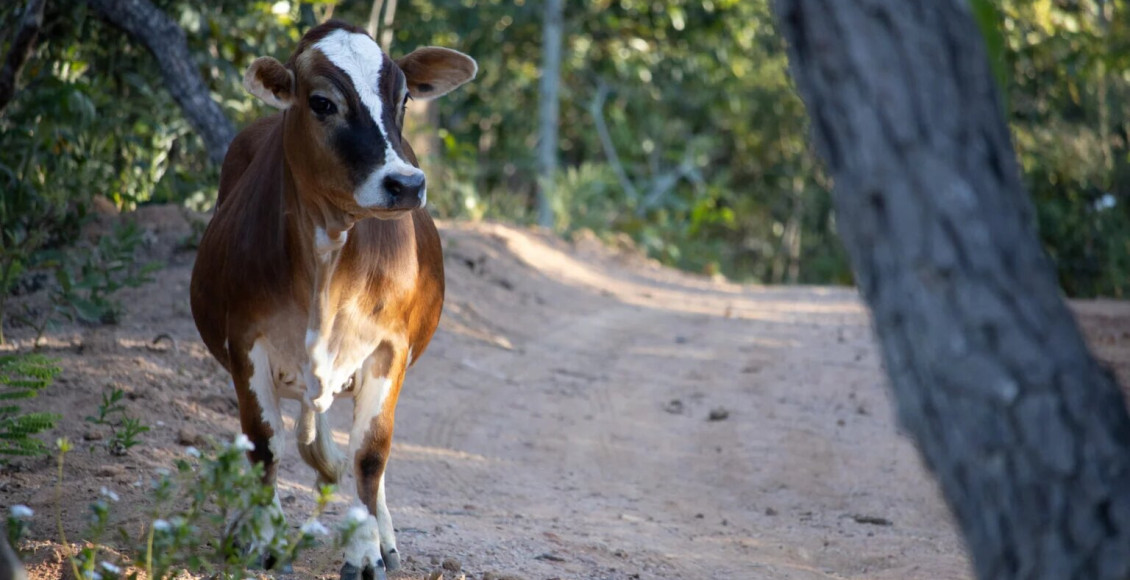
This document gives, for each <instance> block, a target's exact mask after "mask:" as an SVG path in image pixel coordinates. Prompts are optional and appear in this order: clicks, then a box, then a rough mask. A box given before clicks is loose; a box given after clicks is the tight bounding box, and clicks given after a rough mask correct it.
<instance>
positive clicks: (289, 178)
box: [192, 21, 477, 579]
mask: <svg viewBox="0 0 1130 580" xmlns="http://www.w3.org/2000/svg"><path fill="white" fill-rule="evenodd" d="M476 72H477V66H476V65H475V62H474V61H473V60H472V59H471V58H470V57H468V56H466V55H464V54H462V53H459V52H456V51H453V50H448V49H444V48H422V49H419V50H416V51H414V52H412V53H411V54H409V55H407V56H405V57H403V58H401V59H399V60H397V61H393V60H391V59H389V58H388V57H387V56H386V55H385V54H384V53H383V52H382V51H381V50H380V48H378V47H377V45H376V43H374V42H373V40H372V39H371V38H370V37H369V36H368V35H366V34H365V33H364V32H363V31H361V30H360V29H358V28H356V27H353V26H349V25H347V24H343V23H341V22H333V21H331V22H328V23H325V24H322V25H320V26H318V27H316V28H313V29H311V30H310V31H309V32H307V33H306V35H305V36H304V37H303V38H302V40H301V42H299V44H298V48H297V50H295V52H294V54H293V55H291V57H290V59H289V60H288V61H287V63H286V64H285V65H283V64H282V63H280V62H279V61H277V60H274V59H272V58H259V59H257V60H256V61H255V62H254V63H252V65H251V67H250V69H248V71H247V74H246V75H245V77H244V86H245V87H246V88H247V90H248V91H249V92H250V93H252V94H253V95H255V96H257V97H259V98H260V99H262V100H263V101H265V102H266V103H268V104H270V105H272V106H274V107H277V108H279V109H282V112H280V113H277V114H275V115H273V116H271V117H268V118H265V119H261V120H259V121H257V122H255V123H253V124H252V125H250V126H249V127H247V128H246V129H245V130H244V131H243V132H241V133H240V134H239V136H237V137H236V139H235V140H234V141H233V142H232V145H231V148H230V149H229V151H228V154H227V157H226V158H225V160H224V165H223V169H222V171H221V175H220V192H219V199H218V201H217V207H216V211H215V216H214V217H213V218H212V221H211V223H210V224H209V225H208V229H207V231H206V232H205V233H204V237H203V239H202V240H201V242H200V250H199V254H198V255H197V258H196V267H195V269H194V270H193V273H192V314H193V317H194V318H195V319H196V327H197V329H198V330H199V331H200V335H201V337H203V339H204V343H205V344H206V345H207V346H208V349H209V350H210V351H211V352H212V355H213V356H215V357H216V359H217V360H219V361H220V363H221V364H222V365H223V366H224V368H226V369H227V370H228V372H229V373H231V377H232V381H233V383H234V385H235V390H236V394H237V397H238V399H239V413H240V423H241V424H242V427H243V432H244V433H245V434H246V435H247V437H248V439H249V440H250V442H251V444H252V445H253V446H254V449H252V450H250V451H249V452H248V455H249V457H250V458H251V460H252V461H256V462H261V463H262V464H263V465H264V467H265V471H266V479H267V481H268V482H269V483H271V484H272V485H273V484H274V483H275V476H276V473H277V470H278V463H279V458H280V453H281V452H282V449H281V444H282V442H283V431H282V430H283V422H282V415H281V413H280V411H279V400H280V398H286V399H294V400H298V401H300V402H301V407H302V410H301V414H300V416H299V419H298V423H297V428H296V438H297V440H298V452H299V454H300V455H301V456H302V458H303V460H305V461H306V463H308V464H309V465H310V466H311V467H313V468H314V469H315V470H316V471H317V472H318V474H319V479H320V480H322V481H327V482H336V481H338V480H339V479H340V477H341V475H342V473H343V471H344V470H345V469H347V468H349V467H352V468H353V470H354V475H355V477H356V480H357V498H358V500H359V502H360V504H361V505H360V506H358V508H357V509H354V510H351V512H350V515H351V517H356V518H357V519H358V521H359V523H360V528H359V529H358V531H357V533H356V534H354V539H353V540H352V541H351V543H350V545H349V546H347V548H346V554H345V559H346V563H345V566H344V567H343V568H342V578H343V579H347V578H350V579H351V578H356V577H359V576H362V575H363V576H365V577H373V576H374V575H375V576H377V577H383V576H384V569H385V568H386V567H387V568H388V569H395V568H396V567H397V565H398V563H399V555H398V554H397V550H396V537H395V535H394V533H393V526H392V520H391V518H390V516H389V511H388V507H387V506H386V505H385V490H384V471H385V464H386V462H387V461H388V455H389V449H390V448H391V445H392V430H393V415H394V412H395V410H396V400H397V396H398V394H399V393H400V386H401V383H402V382H403V380H404V372H405V371H406V370H407V368H408V367H409V366H411V365H412V363H413V362H414V361H415V359H416V358H417V357H419V356H420V354H421V353H423V352H424V349H425V348H427V346H428V342H429V341H430V340H431V337H432V333H433V332H435V329H436V325H437V324H438V323H439V317H440V310H441V309H442V306H443V257H442V253H441V248H440V240H439V235H438V234H437V232H436V228H435V225H434V224H433V223H432V219H431V217H430V216H429V215H428V212H427V211H426V210H424V209H423V208H424V203H425V201H426V185H425V179H424V174H423V172H422V171H420V169H418V168H417V163H416V158H415V155H414V154H413V153H412V150H411V148H410V147H409V146H408V143H407V142H405V141H404V140H403V139H402V137H401V128H402V123H403V120H404V107H405V105H406V103H407V99H408V98H413V99H416V100H428V99H432V98H435V97H439V96H441V95H443V94H446V93H447V92H449V91H451V90H453V89H455V88H456V87H458V86H459V85H462V84H463V83H465V82H467V81H469V80H471V79H472V78H474V76H475V73H476ZM339 397H352V398H353V426H352V428H351V430H350V433H349V453H348V455H346V456H343V455H342V453H341V451H340V450H339V449H338V448H337V446H336V444H335V443H334V442H333V437H332V432H331V429H330V427H329V425H328V421H327V419H326V416H325V412H326V410H327V409H328V408H329V407H330V405H331V404H332V403H333V401H334V399H335V398H339ZM275 506H276V509H278V503H277V496H276V504H275Z"/></svg>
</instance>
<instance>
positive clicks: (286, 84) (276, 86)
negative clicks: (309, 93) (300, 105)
mask: <svg viewBox="0 0 1130 580" xmlns="http://www.w3.org/2000/svg"><path fill="white" fill-rule="evenodd" d="M243 88H244V89H246V90H247V92H249V93H251V94H253V95H255V96H256V97H259V99H261V100H262V101H263V102H264V103H267V104H268V105H270V106H272V107H274V108H276V109H286V108H289V107H290V106H291V105H293V104H294V73H292V72H290V70H289V69H287V68H286V67H285V66H283V64H282V63H281V62H279V61H277V60H275V59H273V58H271V57H269V56H261V57H259V58H257V59H255V61H254V62H252V63H251V66H250V67H248V68H247V72H246V73H244V75H243Z"/></svg>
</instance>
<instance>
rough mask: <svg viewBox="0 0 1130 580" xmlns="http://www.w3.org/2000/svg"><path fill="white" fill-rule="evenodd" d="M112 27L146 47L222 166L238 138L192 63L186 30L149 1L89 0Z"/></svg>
mask: <svg viewBox="0 0 1130 580" xmlns="http://www.w3.org/2000/svg"><path fill="white" fill-rule="evenodd" d="M87 3H88V4H89V5H90V6H91V7H92V8H94V10H96V11H97V12H98V13H99V14H100V15H101V16H102V17H103V18H105V19H106V20H107V21H108V22H109V23H110V24H112V25H114V26H115V27H117V28H120V29H121V30H123V31H125V32H126V34H129V35H130V36H131V37H132V38H134V39H135V40H137V41H138V42H141V43H142V44H143V45H145V48H146V49H148V50H149V52H150V53H151V54H152V55H153V57H154V58H156V59H157V64H158V65H159V66H160V67H161V74H162V76H163V77H164V79H165V88H166V89H168V91H169V93H170V94H171V95H172V96H173V99H174V100H175V101H176V102H177V105H179V106H180V108H181V110H182V111H183V112H184V115H185V117H187V118H188V122H189V123H190V124H191V125H192V127H193V129H195V130H196V132H197V133H198V134H199V135H200V136H201V138H203V139H204V146H205V147H207V149H208V157H209V159H211V161H212V162H213V163H215V164H216V165H217V166H219V165H220V164H221V163H223V161H224V154H225V153H226V152H227V150H228V145H229V144H230V143H231V140H232V138H234V137H235V126H234V125H232V122H231V121H230V120H228V118H227V117H226V116H225V115H224V112H223V110H222V109H221V108H220V105H219V104H218V103H216V101H213V100H212V97H211V95H210V94H209V92H208V87H207V85H205V84H204V79H203V78H201V76H200V72H199V71H198V70H197V68H196V65H195V64H194V63H193V62H192V55H191V54H189V52H188V42H187V40H186V39H185V35H184V30H182V29H181V27H180V26H178V25H177V23H176V22H175V21H173V19H171V18H169V17H168V16H167V15H166V14H165V13H164V12H162V11H161V9H160V8H157V7H156V6H154V5H153V4H152V3H151V2H149V0H87Z"/></svg>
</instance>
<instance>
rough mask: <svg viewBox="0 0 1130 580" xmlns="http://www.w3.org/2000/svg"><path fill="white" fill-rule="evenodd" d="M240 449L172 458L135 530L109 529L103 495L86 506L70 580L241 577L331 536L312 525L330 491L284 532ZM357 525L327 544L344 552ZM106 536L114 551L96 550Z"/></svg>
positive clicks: (109, 494)
mask: <svg viewBox="0 0 1130 580" xmlns="http://www.w3.org/2000/svg"><path fill="white" fill-rule="evenodd" d="M247 446H248V443H247V441H246V438H245V437H243V436H239V437H237V438H236V441H235V442H233V443H229V444H226V445H223V446H220V447H219V448H217V449H216V450H215V451H213V452H210V453H208V454H201V453H200V452H199V451H197V450H196V449H194V448H189V458H188V459H178V460H177V461H176V462H175V463H176V471H175V472H172V473H169V472H166V473H162V474H159V475H158V477H157V478H156V479H154V480H153V481H152V484H151V487H150V497H149V500H150V503H151V507H150V508H149V511H148V513H147V521H146V523H144V524H143V525H142V526H141V527H140V529H138V527H137V526H136V525H131V526H129V527H128V528H127V527H126V526H125V525H115V523H114V522H113V521H112V516H113V511H114V504H115V503H116V502H118V501H119V498H118V496H117V494H116V493H114V492H113V491H111V490H107V489H106V488H103V489H102V493H101V497H99V498H98V499H97V500H96V501H94V502H93V503H92V504H91V505H90V509H91V526H90V530H89V532H88V533H87V535H86V538H84V539H85V540H86V542H84V544H85V547H84V548H83V549H82V550H80V551H79V553H78V554H76V555H75V556H74V557H73V558H72V559H71V565H72V566H73V568H74V574H75V576H76V577H92V575H93V573H95V572H97V573H98V574H99V575H101V577H102V578H104V579H105V580H114V579H129V580H137V579H138V578H150V579H153V580H166V579H172V578H178V577H181V575H182V574H184V573H186V572H188V573H193V574H202V575H205V576H207V577H211V578H222V579H236V578H244V577H246V575H247V573H248V570H250V569H254V568H257V567H259V566H260V564H261V561H260V558H261V557H262V556H270V557H271V558H273V559H275V560H276V561H277V562H280V563H287V562H292V561H294V559H295V557H296V556H297V555H298V554H299V553H300V552H301V551H302V550H307V549H309V548H311V547H313V546H314V545H316V544H317V542H318V536H320V535H327V534H329V533H330V532H329V530H328V529H326V528H325V527H324V526H323V525H322V524H321V523H320V522H319V521H318V518H319V517H320V516H321V514H322V512H323V511H324V509H325V506H326V505H327V504H328V503H329V501H330V499H331V497H332V495H333V488H332V487H330V486H323V487H321V488H320V489H319V490H318V495H317V507H316V508H315V511H314V513H313V514H312V515H311V516H310V517H309V518H308V519H307V521H306V522H305V523H304V524H303V525H302V526H301V528H300V529H299V530H298V531H297V532H289V533H288V532H287V531H286V530H288V528H287V527H286V524H285V521H284V520H283V516H282V512H281V510H280V509H279V507H278V504H277V503H276V502H275V500H274V490H273V489H272V488H271V486H269V485H265V484H264V483H263V469H262V466H260V465H254V466H253V465H250V464H248V462H247V460H246V458H245V455H244V451H245V450H246V449H247ZM61 449H62V452H61V455H60V465H62V461H63V455H65V453H66V450H67V449H68V447H67V446H66V445H65V442H64V446H63V447H61ZM60 473H62V470H61V469H60ZM60 477H61V476H60ZM357 526H358V524H357V522H355V521H353V520H348V521H347V522H345V523H344V524H343V525H342V526H341V527H339V528H338V529H337V531H336V533H334V535H333V538H332V542H333V543H334V545H335V546H338V547H342V546H344V545H345V544H346V542H348V541H349V538H350V536H351V535H352V534H353V533H354V532H355V531H356V530H357ZM107 535H114V536H116V544H117V548H118V549H111V548H109V547H108V546H106V545H105V544H103V542H104V541H106V540H107V538H106V536H107Z"/></svg>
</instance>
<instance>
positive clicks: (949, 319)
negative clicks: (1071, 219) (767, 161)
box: [775, 0, 1130, 580]
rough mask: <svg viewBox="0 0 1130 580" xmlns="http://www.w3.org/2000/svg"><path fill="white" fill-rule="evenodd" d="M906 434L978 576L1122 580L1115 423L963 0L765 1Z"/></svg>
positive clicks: (1123, 496) (1116, 397)
mask: <svg viewBox="0 0 1130 580" xmlns="http://www.w3.org/2000/svg"><path fill="white" fill-rule="evenodd" d="M775 8H776V11H777V16H778V19H779V23H780V26H781V29H782V31H783V32H784V34H785V36H786V38H787V39H788V42H789V51H790V52H789V56H790V61H791V66H792V72H793V75H794V77H795V79H796V83H797V86H798V88H799V90H800V93H801V95H802V97H803V98H804V100H805V103H806V105H807V107H808V112H809V115H810V118H811V127H812V131H813V137H814V140H815V143H816V146H817V147H818V149H819V152H820V153H821V155H822V156H823V158H824V160H825V162H826V163H827V166H828V168H829V170H830V173H831V174H832V176H833V178H834V179H835V191H834V199H835V204H836V210H837V213H838V218H837V223H838V226H839V231H840V234H841V236H842V238H843V242H844V245H845V246H846V248H847V250H848V252H849V254H850V256H851V260H852V265H853V268H854V270H855V273H856V279H857V282H858V284H859V289H860V292H861V293H862V295H863V298H864V299H865V300H866V302H867V304H868V306H870V308H871V312H872V316H873V320H874V327H875V331H876V333H877V335H878V338H879V341H880V344H881V347H882V351H883V358H884V361H885V363H886V367H887V372H888V373H889V375H890V378H891V384H892V388H893V391H894V395H895V400H896V402H897V406H898V415H899V418H900V421H901V423H902V425H903V426H905V428H906V429H907V430H909V431H910V432H911V433H912V434H913V436H914V438H915V440H916V441H917V443H918V446H919V449H920V450H921V452H922V454H923V456H924V458H925V460H926V463H927V465H928V466H929V467H930V469H931V470H933V471H934V473H935V475H936V476H937V477H938V479H939V480H940V482H941V487H942V491H943V493H944V494H945V497H946V500H947V501H948V503H949V505H950V507H951V508H952V509H953V511H954V512H955V514H956V516H957V522H958V523H959V525H960V527H961V531H962V533H963V534H964V536H965V539H966V542H967V546H968V548H969V550H970V552H971V554H972V556H973V564H974V568H975V569H976V571H977V574H978V575H979V576H980V577H981V578H986V579H988V578H993V579H1011V578H1027V579H1031V578H1047V579H1049V580H1050V579H1056V580H1062V579H1068V578H1078V579H1081V580H1082V579H1086V580H1106V579H1114V578H1119V579H1125V578H1127V577H1130V549H1128V547H1130V417H1128V415H1127V412H1126V407H1125V402H1124V400H1123V397H1122V394H1121V393H1120V391H1119V389H1118V385H1117V384H1116V383H1115V381H1114V380H1113V378H1112V377H1111V375H1110V373H1109V372H1108V371H1106V370H1105V369H1103V368H1102V367H1100V365H1098V364H1097V363H1096V362H1095V361H1094V360H1093V358H1092V357H1091V355H1090V354H1089V352H1088V351H1087V347H1086V346H1085V344H1084V341H1083V338H1082V336H1081V335H1080V332H1079V330H1078V328H1077V326H1076V324H1075V319H1074V317H1073V316H1072V314H1071V312H1070V311H1069V310H1068V308H1067V307H1066V305H1065V304H1064V302H1063V300H1062V298H1061V297H1060V292H1059V288H1058V287H1057V285H1056V278H1055V274H1054V272H1053V270H1052V267H1051V264H1050V263H1049V261H1048V259H1047V257H1046V256H1045V255H1044V253H1043V251H1042V250H1041V247H1040V244H1039V242H1038V240H1037V237H1036V232H1035V226H1034V223H1033V220H1034V218H1033V209H1032V205H1031V201H1030V199H1029V198H1028V195H1027V193H1026V192H1025V190H1024V188H1023V186H1022V185H1021V182H1020V175H1019V169H1018V167H1017V163H1016V157H1015V154H1014V153H1013V150H1012V146H1011V143H1010V138H1009V132H1008V128H1007V126H1006V125H1005V122H1004V119H1003V118H1002V115H1001V109H1000V107H999V105H998V102H999V101H998V94H997V88H996V86H995V84H994V82H993V77H992V75H991V73H990V69H989V66H988V64H987V62H986V58H985V51H984V47H983V44H982V38H981V36H980V35H979V33H978V30H977V27H976V26H975V25H974V22H973V20H972V18H971V15H970V13H969V8H968V5H967V3H966V0H776V6H775Z"/></svg>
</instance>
